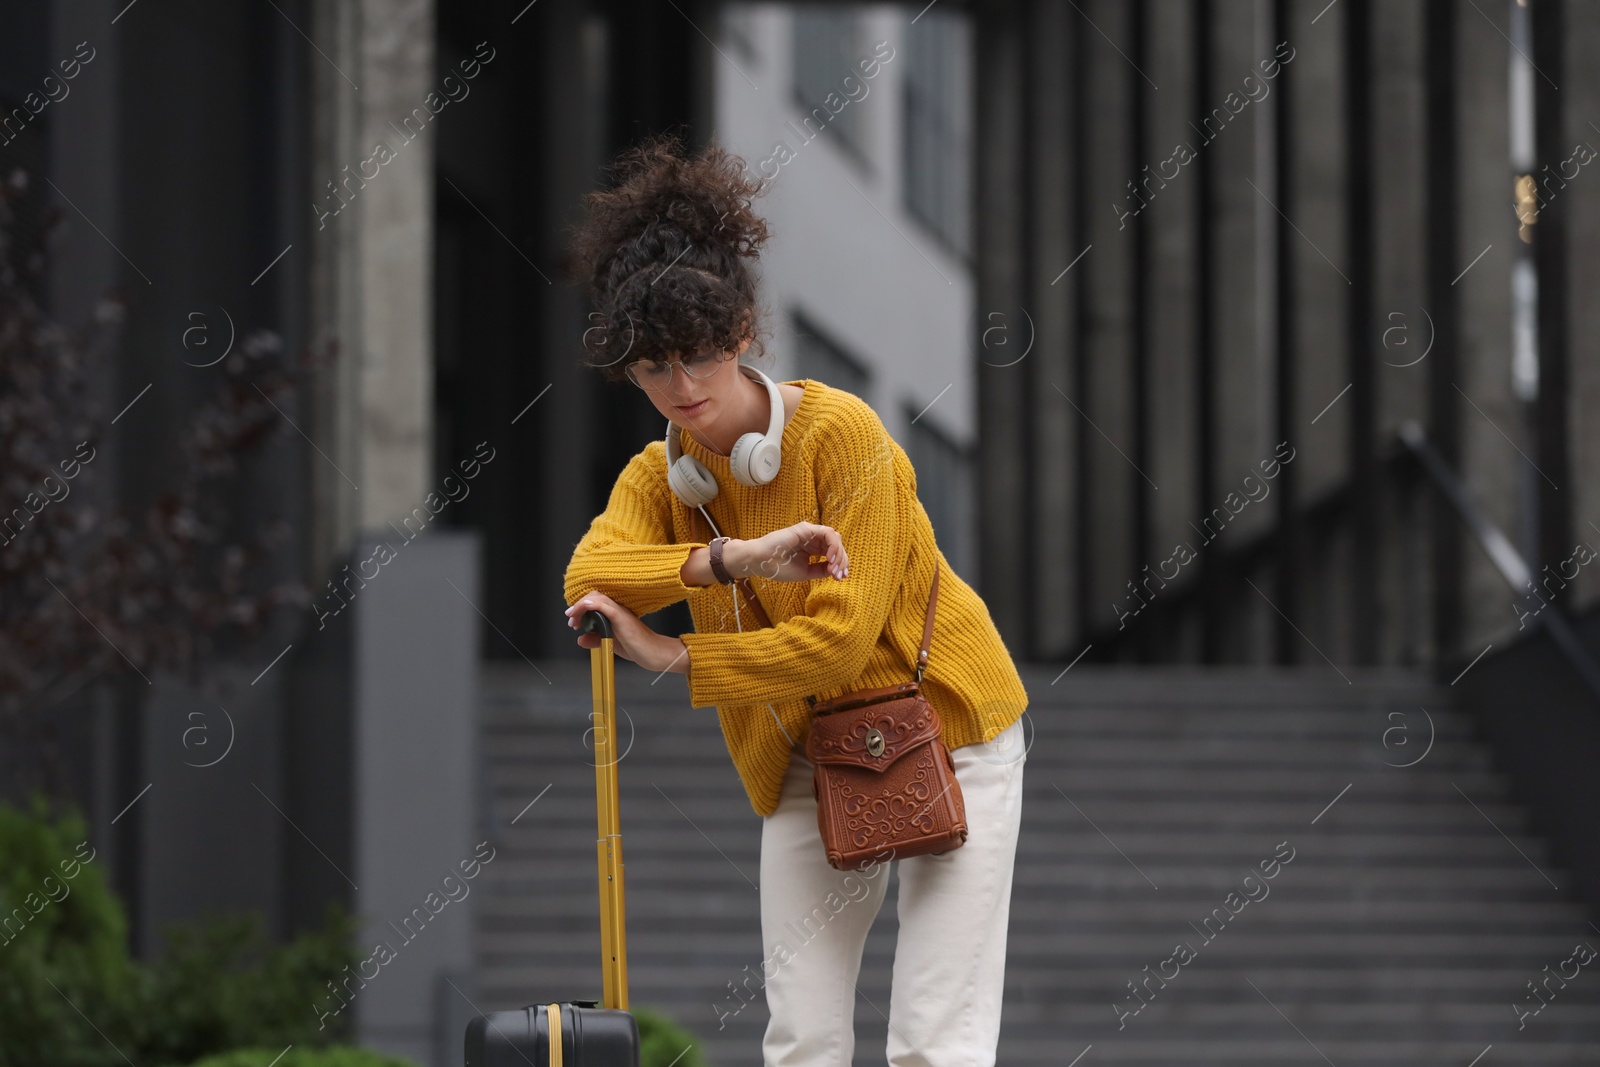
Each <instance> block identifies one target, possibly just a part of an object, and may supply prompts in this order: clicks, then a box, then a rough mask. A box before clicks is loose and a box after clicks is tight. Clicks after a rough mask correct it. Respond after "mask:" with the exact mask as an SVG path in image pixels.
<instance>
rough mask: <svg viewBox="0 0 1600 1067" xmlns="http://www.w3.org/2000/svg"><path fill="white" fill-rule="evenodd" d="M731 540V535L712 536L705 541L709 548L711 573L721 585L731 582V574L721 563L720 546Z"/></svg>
mask: <svg viewBox="0 0 1600 1067" xmlns="http://www.w3.org/2000/svg"><path fill="white" fill-rule="evenodd" d="M731 540H733V538H731V537H713V538H712V539H711V540H710V541H709V542H707V545H708V547H709V548H710V549H711V573H712V574H713V575H714V576H715V577H716V579H717V581H719V582H721V583H722V584H723V585H732V584H733V575H731V574H729V573H728V568H726V567H724V566H723V565H722V546H723V545H725V544H727V543H728V542H729V541H731Z"/></svg>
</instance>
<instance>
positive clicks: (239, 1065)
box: [193, 1045, 418, 1067]
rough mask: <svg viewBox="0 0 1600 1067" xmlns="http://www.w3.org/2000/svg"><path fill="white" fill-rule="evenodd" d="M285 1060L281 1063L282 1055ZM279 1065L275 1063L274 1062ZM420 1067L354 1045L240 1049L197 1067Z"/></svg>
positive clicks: (399, 1058) (207, 1060)
mask: <svg viewBox="0 0 1600 1067" xmlns="http://www.w3.org/2000/svg"><path fill="white" fill-rule="evenodd" d="M279 1053H283V1058H282V1059H278V1054H279ZM274 1060H276V1061H277V1062H276V1063H274V1062H273V1061H274ZM269 1065H271V1067H418V1065H417V1063H416V1061H415V1060H408V1059H405V1058H403V1057H400V1056H385V1055H383V1054H382V1053H378V1052H370V1051H368V1050H367V1049H364V1048H357V1047H356V1046H354V1045H330V1046H328V1047H327V1048H301V1047H300V1046H299V1045H296V1046H295V1047H294V1048H292V1049H290V1050H289V1051H288V1052H284V1051H283V1049H281V1048H240V1049H234V1050H233V1051H232V1052H224V1053H221V1054H220V1055H216V1056H207V1057H206V1058H205V1059H203V1060H200V1061H198V1062H197V1063H195V1064H193V1067H269Z"/></svg>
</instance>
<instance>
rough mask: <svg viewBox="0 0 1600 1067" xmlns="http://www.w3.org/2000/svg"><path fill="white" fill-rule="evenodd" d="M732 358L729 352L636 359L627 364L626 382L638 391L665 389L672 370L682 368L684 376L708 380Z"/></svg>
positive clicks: (669, 382)
mask: <svg viewBox="0 0 1600 1067" xmlns="http://www.w3.org/2000/svg"><path fill="white" fill-rule="evenodd" d="M731 357H732V353H729V352H718V351H714V350H713V351H709V352H696V353H695V354H694V355H692V356H690V357H689V358H688V359H678V360H665V361H663V360H659V359H638V360H634V361H633V362H632V363H630V364H628V366H627V367H626V368H625V373H626V374H627V375H628V380H629V381H631V382H632V383H633V384H634V385H637V386H638V387H639V388H640V389H656V390H660V389H665V388H666V387H667V386H668V385H669V384H671V382H672V368H673V367H680V366H681V367H682V368H683V370H684V373H685V374H688V375H690V376H691V377H694V378H710V377H711V376H712V375H714V374H716V373H717V370H718V369H719V367H720V366H721V364H722V362H723V361H724V360H726V359H729V358H731Z"/></svg>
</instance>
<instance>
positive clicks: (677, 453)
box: [667, 363, 783, 508]
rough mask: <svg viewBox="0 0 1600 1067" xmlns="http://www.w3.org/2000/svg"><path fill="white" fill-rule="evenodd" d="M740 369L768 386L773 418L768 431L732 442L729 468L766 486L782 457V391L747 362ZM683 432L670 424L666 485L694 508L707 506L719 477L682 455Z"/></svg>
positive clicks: (735, 474) (743, 482) (738, 478)
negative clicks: (681, 433) (681, 441)
mask: <svg viewBox="0 0 1600 1067" xmlns="http://www.w3.org/2000/svg"><path fill="white" fill-rule="evenodd" d="M739 369H740V370H741V371H743V372H744V373H745V375H746V376H747V377H750V378H753V379H755V380H756V381H759V382H761V383H762V384H764V385H765V386H766V387H767V396H768V397H769V398H770V399H771V401H772V418H771V419H770V420H768V422H767V432H766V433H764V434H763V433H755V432H753V431H752V432H751V433H747V434H744V435H742V436H741V437H740V438H739V439H738V440H737V441H735V442H734V443H733V451H732V452H731V453H729V454H728V467H729V468H730V469H731V470H732V472H733V477H734V479H735V480H736V481H738V482H739V484H741V485H752V486H754V485H766V484H767V483H768V482H770V481H772V479H774V478H776V477H777V476H778V467H779V465H780V463H781V462H782V459H783V450H782V442H783V394H781V393H779V392H778V383H777V382H774V381H773V380H772V379H771V378H769V377H767V376H766V375H765V374H764V373H762V372H761V371H760V370H759V369H757V368H755V367H752V366H749V365H748V364H745V363H741V364H739ZM680 432H681V431H680V430H679V429H678V426H677V425H676V424H675V423H673V422H671V421H669V422H668V423H667V484H668V485H670V486H671V487H672V491H673V492H674V493H676V494H677V496H678V499H679V500H682V501H683V502H684V503H685V504H687V505H689V506H690V507H692V508H698V507H704V506H705V505H706V504H709V503H711V501H712V500H714V499H716V496H717V480H716V478H714V477H712V474H711V471H710V470H708V469H707V468H706V465H705V464H704V463H701V462H700V461H699V460H698V459H696V458H695V457H693V456H688V455H684V454H683V449H682V446H681V445H680V443H679V436H678V435H679V433H680Z"/></svg>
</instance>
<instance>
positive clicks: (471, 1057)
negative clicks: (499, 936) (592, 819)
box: [466, 611, 639, 1067]
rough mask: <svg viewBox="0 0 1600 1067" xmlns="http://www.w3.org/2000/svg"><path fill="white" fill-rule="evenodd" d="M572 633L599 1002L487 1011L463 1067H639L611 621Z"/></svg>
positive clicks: (591, 622) (593, 616)
mask: <svg viewBox="0 0 1600 1067" xmlns="http://www.w3.org/2000/svg"><path fill="white" fill-rule="evenodd" d="M578 632H579V633H598V634H599V635H600V644H599V646H598V647H597V648H592V649H590V650H589V671H590V679H591V683H592V686H593V689H594V711H595V725H594V764H595V766H594V785H595V800H596V807H597V808H598V809H599V836H598V837H597V838H596V841H595V850H596V853H597V856H598V859H599V873H600V974H601V984H602V997H603V998H604V999H603V1001H594V1000H568V1001H561V1002H556V1003H551V1004H530V1005H529V1006H527V1007H525V1008H521V1009H518V1010H517V1011H494V1012H490V1013H489V1014H487V1015H480V1016H478V1017H477V1018H476V1019H473V1020H472V1021H471V1022H470V1023H468V1024H467V1036H466V1067H639V1025H638V1023H637V1021H636V1020H635V1019H634V1017H633V1016H632V1015H631V1014H630V1013H629V1012H628V954H627V938H626V936H625V932H624V924H623V907H622V831H621V829H620V826H619V824H618V817H617V763H616V761H617V756H616V726H617V689H616V660H615V658H614V653H613V648H614V646H613V645H612V633H611V620H609V619H607V618H606V617H605V615H603V614H602V613H600V612H598V611H586V612H584V614H583V618H582V619H581V620H580V621H579V626H578Z"/></svg>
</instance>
